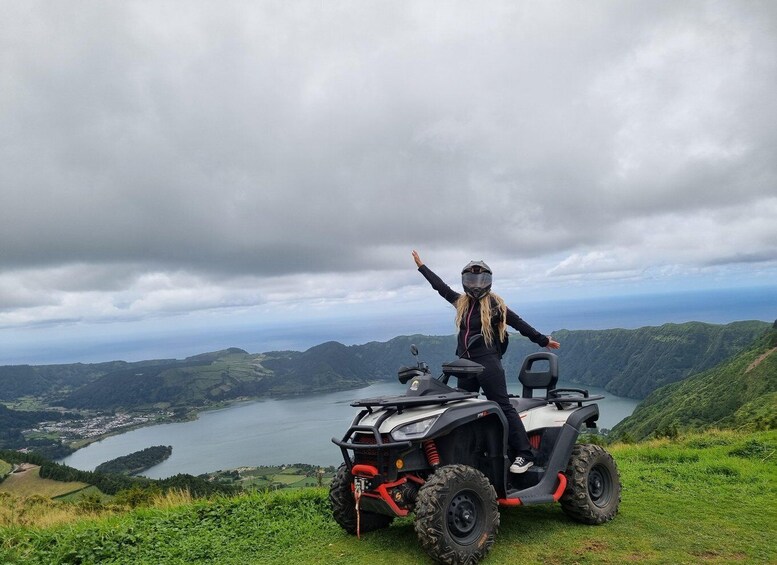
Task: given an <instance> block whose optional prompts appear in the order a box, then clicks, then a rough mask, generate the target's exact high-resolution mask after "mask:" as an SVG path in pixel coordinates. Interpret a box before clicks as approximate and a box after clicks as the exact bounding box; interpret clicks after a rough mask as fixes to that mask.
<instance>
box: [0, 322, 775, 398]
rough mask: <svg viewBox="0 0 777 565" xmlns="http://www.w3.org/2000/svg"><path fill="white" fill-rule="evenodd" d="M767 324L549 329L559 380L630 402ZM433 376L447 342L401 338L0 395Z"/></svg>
mask: <svg viewBox="0 0 777 565" xmlns="http://www.w3.org/2000/svg"><path fill="white" fill-rule="evenodd" d="M768 327H769V326H768V324H766V323H765V322H758V321H749V322H736V323H732V324H727V325H714V324H703V323H699V322H689V323H686V324H666V325H663V326H660V327H646V328H640V329H637V330H620V329H614V330H597V331H567V330H560V331H558V332H555V334H554V335H555V337H556V338H557V339H559V340H560V341H561V343H562V348H561V349H560V350H559V351H558V354H559V357H560V362H561V378H562V380H564V381H566V382H571V383H579V384H582V385H593V386H600V387H604V388H606V389H607V390H608V391H610V392H612V393H614V394H617V395H621V396H629V397H632V398H644V397H645V396H646V395H647V394H649V393H650V392H652V391H653V390H655V389H656V388H658V387H660V386H663V385H665V384H668V383H672V382H676V381H680V380H682V379H684V378H686V377H687V376H688V375H690V374H693V373H694V372H698V371H703V370H706V369H709V368H710V367H713V366H715V365H716V364H718V363H720V362H721V361H722V360H724V359H726V358H728V357H730V356H731V355H734V354H735V353H737V352H739V351H740V350H742V349H743V348H744V347H746V346H747V345H749V344H750V343H752V341H753V339H755V337H756V336H757V335H759V334H761V333H762V332H763V331H764V330H765V329H766V328H768ZM510 341H511V343H510V348H509V349H508V352H507V355H506V356H505V359H504V363H505V368H506V370H507V373H508V378H509V379H515V378H516V375H517V372H518V368H519V367H520V364H521V361H522V360H523V358H524V356H526V355H527V354H529V353H532V352H536V351H538V350H539V348H538V347H537V346H536V345H535V344H533V343H531V342H529V341H528V340H527V339H525V338H523V337H521V336H520V335H513V336H511V340H510ZM411 343H415V344H417V345H418V347H419V349H420V351H421V355H420V359H422V360H423V361H425V362H427V363H428V364H429V366H430V367H432V368H433V370H437V368H439V367H440V365H441V364H442V363H443V362H445V361H450V360H451V359H452V358H453V357H454V350H455V338H454V336H452V335H451V336H421V335H414V336H400V337H396V338H394V339H392V340H389V341H387V342H369V343H366V344H363V345H351V346H346V345H343V344H340V343H337V342H327V343H323V344H320V345H317V346H315V347H312V348H310V349H308V350H307V351H304V352H298V351H273V352H267V353H255V354H251V353H247V352H246V351H243V350H242V349H237V348H231V349H226V350H223V351H216V352H212V353H205V354H201V355H196V356H193V357H189V358H187V359H184V360H170V359H161V360H150V361H143V362H136V363H125V362H122V361H116V362H112V363H101V364H94V365H83V364H78V363H77V364H73V365H49V366H26V365H25V366H6V367H0V399H5V401H6V403H9V402H14V401H16V402H19V401H20V399H23V398H30V397H31V395H32V397H34V398H35V402H36V403H37V405H39V406H64V407H66V408H70V409H80V410H101V411H113V410H118V409H135V410H138V409H151V408H173V409H180V410H184V411H186V410H187V409H190V408H198V407H204V406H209V405H213V404H214V403H219V402H223V401H230V400H234V399H237V398H245V397H267V396H288V395H293V394H316V393H321V392H332V391H335V390H346V389H353V388H358V387H362V386H365V385H367V384H369V383H370V382H374V381H376V380H392V379H395V378H396V371H397V369H398V368H399V366H400V365H404V364H410V363H413V362H414V360H413V358H412V356H411V355H410V353H409V348H410V344H411Z"/></svg>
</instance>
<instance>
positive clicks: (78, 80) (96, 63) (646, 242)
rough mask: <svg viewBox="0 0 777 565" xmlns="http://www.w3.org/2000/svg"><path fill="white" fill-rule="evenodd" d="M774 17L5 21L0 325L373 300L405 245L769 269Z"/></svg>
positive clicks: (99, 16)
mask: <svg viewBox="0 0 777 565" xmlns="http://www.w3.org/2000/svg"><path fill="white" fill-rule="evenodd" d="M776 12H777V10H775V7H774V6H773V5H772V4H770V3H739V2H734V1H731V2H690V3H682V4H677V3H674V2H654V3H650V4H649V5H647V4H641V3H626V2H618V3H615V2H587V3H577V2H538V3H529V4H526V3H520V4H516V3H513V2H492V3H487V4H485V5H478V6H474V5H472V4H469V3H451V4H446V5H445V6H444V7H441V5H440V4H438V3H434V2H399V3H396V2H392V3H381V4H376V3H362V2H324V3H321V2H309V3H304V2H295V3H287V2H262V3H258V4H243V3H228V4H226V5H220V6H215V5H213V4H212V3H207V2H195V3H192V2H187V3H186V6H185V9H183V4H182V3H177V2H158V3H151V4H149V3H123V4H105V3H100V2H79V3H76V4H73V3H63V4H54V5H52V4H51V3H44V2H37V3H36V2H24V3H18V2H8V1H4V2H2V13H3V14H4V17H3V18H2V21H1V22H0V37H1V38H2V39H0V47H1V48H2V52H3V58H2V66H3V72H2V76H1V77H0V81H2V82H0V86H2V88H0V108H2V110H0V170H2V171H3V175H2V181H1V182H2V186H1V187H0V191H1V193H0V194H1V195H2V207H0V310H2V311H3V312H6V313H7V316H8V317H7V318H6V323H8V324H12V323H17V322H22V321H25V323H28V322H32V321H33V320H38V319H45V318H46V317H47V316H50V317H52V319H53V318H57V317H68V316H70V315H73V313H74V312H80V313H81V314H79V315H86V314H83V312H85V311H86V312H91V314H89V316H92V317H94V318H96V319H100V318H102V317H111V316H119V317H120V316H122V315H127V312H132V311H133V308H134V312H135V314H133V315H137V316H145V315H150V314H151V313H153V312H154V311H155V308H156V309H161V310H163V311H173V312H177V311H185V310H186V309H187V308H191V309H208V308H218V307H225V306H229V307H234V306H236V305H245V304H262V303H264V302H265V301H267V300H274V299H278V300H284V299H285V298H282V296H283V297H286V296H292V297H293V296H298V297H303V296H304V297H308V298H309V297H310V296H317V295H318V291H317V290H316V291H313V290H312V289H311V286H312V287H315V288H322V287H324V285H330V286H329V287H326V288H327V290H329V293H330V295H333V294H334V293H335V291H334V290H332V289H343V288H355V287H360V288H361V284H353V276H351V278H350V279H344V278H343V277H340V278H338V275H337V274H338V273H343V274H345V273H359V275H358V276H359V277H362V278H363V280H364V287H369V286H372V287H373V288H375V287H377V290H378V291H379V292H382V291H384V290H385V291H387V292H388V291H391V289H392V288H396V287H397V285H400V284H406V283H405V279H404V278H402V277H401V276H400V275H399V274H398V273H399V272H400V271H398V270H400V269H406V268H408V266H409V257H408V253H409V250H410V249H411V248H412V247H418V248H419V249H420V250H422V251H424V250H428V252H429V253H431V254H433V255H432V256H433V257H434V258H435V260H436V261H439V262H440V263H441V264H443V263H444V262H445V261H448V260H450V261H458V262H461V260H462V258H464V259H466V258H468V257H469V256H473V257H474V256H477V257H488V258H493V260H494V261H496V262H497V263H499V264H502V265H503V271H504V272H506V273H508V274H510V275H511V276H514V277H516V278H518V279H521V278H523V280H526V281H529V280H536V279H531V278H530V277H529V275H527V274H526V272H525V271H522V270H521V269H522V268H523V267H520V266H516V265H515V264H514V263H515V262H516V261H524V262H526V265H528V267H527V269H529V270H532V271H535V272H542V273H545V276H548V277H550V278H554V277H555V278H559V277H561V278H563V277H567V276H575V277H578V276H585V274H586V273H590V274H592V275H593V274H594V273H601V272H610V273H614V275H613V276H622V277H623V278H624V279H631V278H633V277H635V276H637V277H638V273H640V272H643V271H644V270H646V269H652V268H660V267H661V266H663V265H669V266H671V265H680V266H682V268H683V269H685V268H687V269H693V268H696V267H699V268H701V267H705V266H711V265H726V264H728V263H729V262H732V263H740V262H742V261H751V262H759V261H760V262H761V263H763V264H765V265H767V266H769V268H774V263H775V261H777V250H776V249H775V246H774V241H777V222H774V221H773V218H774V211H775V208H777V194H776V193H775V186H776V185H777V160H776V159H775V158H774V157H775V155H774V147H775V146H777V144H776V142H777V133H776V132H775V130H774V128H773V124H774V122H775V118H777V116H776V115H775V107H776V105H775V103H774V101H773V92H772V90H773V85H774V81H775V78H777V69H776V68H775V65H776V63H777V45H776V43H777V34H775V27H776V26H775V23H776V22H777V18H776V17H775V16H776V15H777V14H776ZM698 229H704V230H705V231H704V232H703V235H704V237H700V236H701V233H700V232H698V231H696V230H698ZM710 241H714V242H718V243H719V245H710V244H709V242H710ZM63 273H66V275H65V276H63ZM635 273H637V275H635ZM391 278H395V279H396V282H391V281H390V280H388V279H391ZM278 281H283V284H282V285H281V286H284V287H285V291H284V292H282V293H280V294H278V293H276V292H275V291H274V288H275V285H276V283H277V282H278ZM310 281H315V282H314V283H313V284H312V285H311V283H310ZM400 281H401V282H400ZM351 285H353V286H351ZM354 292H359V291H358V290H354ZM79 293H80V299H77V298H75V296H76V295H79ZM323 294H324V295H326V293H323ZM173 295H175V297H173ZM268 297H270V298H268ZM273 297H275V298H273ZM279 297H280V298H279ZM101 304H102V306H100V305H101ZM133 305H134V306H133ZM187 305H188V306H187ZM0 321H1V320H0Z"/></svg>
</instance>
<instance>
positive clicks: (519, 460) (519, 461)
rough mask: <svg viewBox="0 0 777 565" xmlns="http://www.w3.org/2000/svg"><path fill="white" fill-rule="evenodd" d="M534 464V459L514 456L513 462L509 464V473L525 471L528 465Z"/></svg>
mask: <svg viewBox="0 0 777 565" xmlns="http://www.w3.org/2000/svg"><path fill="white" fill-rule="evenodd" d="M533 465H534V461H530V460H529V459H525V458H524V457H516V458H515V462H514V463H513V464H512V465H510V472H511V473H525V472H526V471H527V470H528V469H529V467H531V466H533Z"/></svg>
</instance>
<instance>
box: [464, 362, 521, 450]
mask: <svg viewBox="0 0 777 565" xmlns="http://www.w3.org/2000/svg"><path fill="white" fill-rule="evenodd" d="M472 361H474V362H475V363H480V364H481V365H483V367H485V370H484V371H483V372H482V373H480V375H478V377H477V378H473V377H466V378H461V379H459V388H461V389H464V390H466V391H468V392H478V391H479V390H480V389H481V388H482V389H483V392H484V393H485V394H486V398H488V399H489V400H491V401H493V402H496V403H497V404H499V407H500V408H501V409H502V412H504V415H505V418H507V425H508V435H507V444H508V445H509V446H510V449H512V450H514V451H515V452H516V456H520V457H525V458H526V459H529V460H532V459H534V456H533V455H532V452H531V445H530V444H529V436H528V435H527V434H526V428H524V427H523V422H521V417H520V416H519V415H518V412H517V411H516V410H515V407H514V406H513V405H512V404H510V399H509V397H508V396H507V381H506V380H505V370H504V368H503V367H502V360H501V359H500V358H499V357H498V356H497V355H487V356H485V357H477V358H476V359H472Z"/></svg>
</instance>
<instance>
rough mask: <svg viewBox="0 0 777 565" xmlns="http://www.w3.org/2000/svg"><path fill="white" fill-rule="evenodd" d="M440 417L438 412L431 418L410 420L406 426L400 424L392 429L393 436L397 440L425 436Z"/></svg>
mask: <svg viewBox="0 0 777 565" xmlns="http://www.w3.org/2000/svg"><path fill="white" fill-rule="evenodd" d="M439 417H440V416H439V414H438V415H437V416H431V417H430V418H424V419H423V420H418V421H417V422H410V423H409V424H405V425H404V426H399V427H398V428H394V429H393V430H391V437H392V438H394V439H395V440H397V441H401V440H404V439H415V438H419V437H423V436H424V435H425V434H426V432H428V431H429V428H431V427H432V425H433V424H434V423H435V422H436V421H437V418H439Z"/></svg>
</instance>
